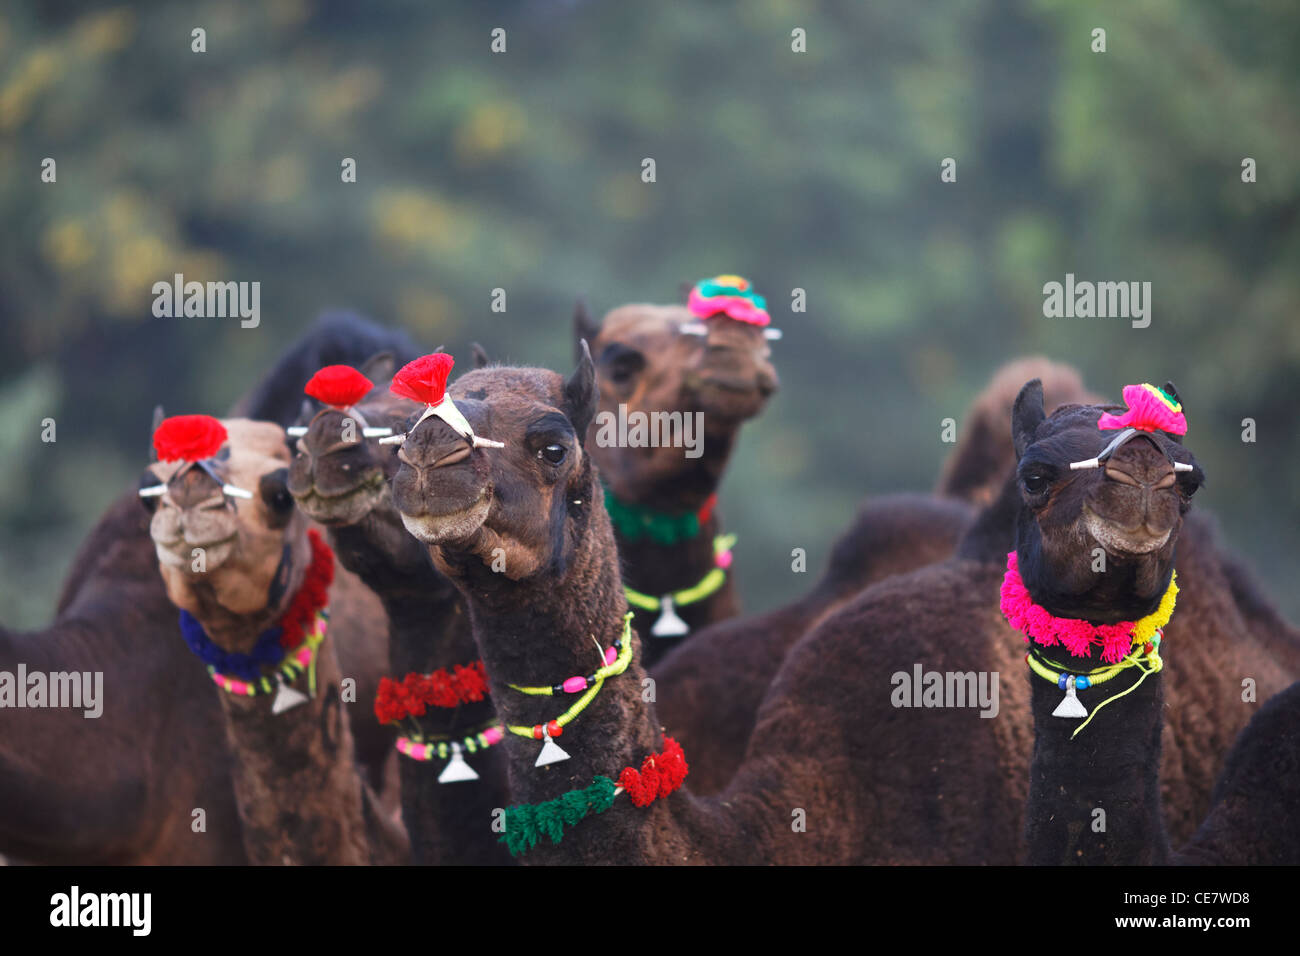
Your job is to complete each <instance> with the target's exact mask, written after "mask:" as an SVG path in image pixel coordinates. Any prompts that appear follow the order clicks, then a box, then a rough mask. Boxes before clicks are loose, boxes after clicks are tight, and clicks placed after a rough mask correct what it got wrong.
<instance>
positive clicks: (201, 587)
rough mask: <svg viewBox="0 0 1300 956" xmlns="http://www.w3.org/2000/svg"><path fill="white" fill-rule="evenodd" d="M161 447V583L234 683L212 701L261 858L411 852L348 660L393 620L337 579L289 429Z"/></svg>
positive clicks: (376, 858)
mask: <svg viewBox="0 0 1300 956" xmlns="http://www.w3.org/2000/svg"><path fill="white" fill-rule="evenodd" d="M154 447H155V450H156V451H157V453H158V457H159V460H158V461H156V462H154V463H153V464H151V465H150V466H149V468H148V471H147V472H146V475H145V479H144V481H143V482H142V487H141V489H140V495H141V500H142V501H143V502H144V503H145V506H146V508H147V509H149V510H150V511H151V513H152V517H151V520H150V527H149V532H150V536H151V538H152V539H153V542H154V547H155V551H156V554H157V558H158V570H159V573H160V574H161V576H162V580H163V585H164V587H165V589H166V591H167V596H168V597H169V598H170V599H171V601H172V603H173V604H175V605H176V606H177V607H178V608H179V609H180V632H181V634H180V635H178V636H176V637H173V638H172V639H173V640H176V639H178V637H183V638H184V640H185V643H186V644H187V645H188V646H189V648H190V650H192V651H193V652H194V654H195V656H196V657H197V658H198V659H199V660H200V661H203V662H204V663H206V664H207V665H208V670H209V673H210V675H211V677H212V681H213V682H214V683H215V684H216V685H217V688H219V689H220V690H216V689H212V690H210V691H209V693H216V694H217V695H218V697H219V700H220V706H221V712H222V714H223V716H224V729H225V737H226V741H227V742H228V744H229V747H230V752H231V754H232V756H233V768H232V769H233V780H234V789H235V798H236V803H237V806H238V808H239V816H240V820H241V824H242V832H243V838H244V846H245V850H246V852H247V854H248V858H249V860H250V861H251V862H254V863H262V864H267V863H270V864H280V863H285V864H321V863H335V864H339V863H341V864H362V863H367V862H372V861H373V862H390V861H395V860H399V859H401V858H403V857H404V855H405V852H406V848H405V846H404V845H403V844H404V835H403V834H401V833H400V832H398V830H397V828H396V827H395V826H394V825H392V824H391V823H390V822H389V821H387V820H386V819H385V818H384V816H383V815H382V813H381V812H380V811H379V810H378V809H377V807H376V800H375V797H374V795H373V792H372V791H371V790H370V788H369V787H368V786H367V784H366V783H365V782H364V781H363V780H362V778H361V774H360V772H359V770H358V767H357V760H356V754H355V749H354V745H353V739H352V731H351V727H350V719H349V716H348V714H347V713H346V711H345V705H344V704H343V703H342V699H341V688H342V683H343V678H344V676H345V675H344V671H343V669H342V668H341V666H340V662H339V661H340V656H341V655H340V654H338V653H337V652H336V650H335V648H336V646H339V645H341V646H344V647H347V646H352V647H365V646H366V645H367V643H368V641H373V640H374V637H373V631H374V624H375V622H376V621H382V620H383V619H384V617H383V610H382V608H381V607H380V606H379V604H378V601H377V600H376V599H375V598H374V596H373V595H372V594H371V593H370V591H369V590H368V589H366V588H365V586H364V585H362V584H361V582H360V581H358V580H357V579H356V578H354V577H352V576H350V575H349V574H347V573H346V572H343V571H337V572H336V568H335V564H334V556H333V554H332V552H331V551H330V549H329V547H328V546H327V545H326V544H325V543H324V541H323V540H322V539H321V537H320V534H319V532H318V531H317V530H316V529H314V528H311V527H309V526H308V522H307V521H306V519H305V518H304V517H303V515H302V514H301V513H299V512H298V511H297V510H296V509H295V507H294V502H293V497H292V496H291V495H290V494H289V491H288V489H287V487H286V485H285V479H286V469H287V466H288V464H289V460H290V456H289V451H288V448H287V446H286V444H285V435H284V431H283V429H281V428H280V426H278V425H276V424H274V423H270V422H253V421H249V420H247V419H229V420H226V421H224V422H222V421H218V420H217V419H215V418H211V417H208V416H179V417H176V418H171V419H166V420H164V421H163V422H162V423H161V424H160V425H159V427H158V428H157V429H156V431H155V433H154ZM191 666H193V667H197V666H198V661H195V662H192V665H191ZM348 676H351V675H348ZM355 679H356V678H354V680H355ZM215 749H218V750H220V749H221V748H220V745H219V744H218V746H217V747H216V748H215ZM368 831H369V832H368Z"/></svg>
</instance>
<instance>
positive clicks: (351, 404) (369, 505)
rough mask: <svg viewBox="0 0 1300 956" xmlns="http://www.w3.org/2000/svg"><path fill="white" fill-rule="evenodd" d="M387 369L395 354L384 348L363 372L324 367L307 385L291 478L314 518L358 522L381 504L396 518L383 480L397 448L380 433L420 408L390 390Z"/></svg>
mask: <svg viewBox="0 0 1300 956" xmlns="http://www.w3.org/2000/svg"><path fill="white" fill-rule="evenodd" d="M392 374H393V359H392V356H391V355H389V354H387V353H385V354H384V355H383V356H377V357H376V358H374V359H371V360H370V361H369V362H367V363H366V365H365V366H364V371H359V370H357V369H353V368H351V367H349V366H346V365H331V366H326V367H325V368H323V369H321V370H320V371H319V372H317V373H316V374H315V375H314V376H313V377H312V379H311V381H309V382H308V383H307V388H306V392H307V394H308V395H311V396H312V397H313V398H314V399H315V400H316V401H315V403H313V402H310V401H304V402H303V410H302V414H301V415H300V416H299V418H298V422H297V424H296V425H294V426H293V427H291V428H290V429H289V435H290V436H291V437H293V438H296V439H297V444H296V451H295V454H294V458H293V463H292V464H291V465H290V466H289V481H288V484H289V491H290V493H292V494H293V497H294V500H295V501H296V502H297V503H298V507H299V508H301V509H302V510H303V512H304V513H306V515H307V516H308V517H309V518H311V519H312V520H313V521H317V522H319V523H321V524H323V525H326V526H327V527H341V526H346V525H355V524H358V523H360V522H362V521H364V520H365V519H366V518H367V517H369V516H371V515H372V514H375V513H376V512H384V511H385V510H387V511H388V512H391V513H392V515H393V516H394V517H393V520H394V521H395V520H396V518H395V514H396V512H395V511H393V508H392V496H391V494H390V492H389V488H388V482H389V481H391V480H392V477H393V473H394V472H396V470H397V449H396V448H395V447H394V446H393V445H390V444H382V443H381V441H380V439H381V438H384V437H387V436H390V435H393V434H395V433H400V432H402V431H404V430H405V428H406V427H407V425H409V424H410V423H412V422H413V420H414V417H415V416H416V415H418V414H419V411H420V406H419V405H418V404H417V403H415V402H412V401H410V400H409V399H404V398H400V397H399V396H396V395H394V394H392V392H390V391H389V389H388V379H389V378H391V377H392ZM372 376H373V377H376V378H378V379H379V381H380V384H379V385H378V386H376V385H375V384H374V383H373V382H372V381H371V380H370V379H371V377H372Z"/></svg>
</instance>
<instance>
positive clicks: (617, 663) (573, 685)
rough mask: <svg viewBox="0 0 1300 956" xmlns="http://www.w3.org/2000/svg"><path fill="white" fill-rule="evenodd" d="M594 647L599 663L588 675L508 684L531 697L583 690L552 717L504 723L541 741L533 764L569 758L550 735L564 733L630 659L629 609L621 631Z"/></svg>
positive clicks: (525, 735) (512, 688) (542, 764)
mask: <svg viewBox="0 0 1300 956" xmlns="http://www.w3.org/2000/svg"><path fill="white" fill-rule="evenodd" d="M593 640H594V638H593ZM597 650H598V651H599V652H600V659H601V666H600V668H599V669H597V670H595V671H593V672H592V673H591V674H590V675H589V676H583V675H581V674H576V675H574V676H573V677H569V678H567V679H565V680H563V681H561V682H560V683H558V684H546V685H543V686H540V687H525V686H520V685H518V684H510V685H508V686H509V687H510V689H511V690H514V691H518V692H519V693H521V694H527V695H529V696H531V697H552V696H557V695H559V694H582V696H581V697H579V698H578V699H577V700H576V701H575V702H574V703H573V705H572V706H571V707H569V709H568V710H566V711H565V712H564V713H562V714H560V716H558V717H556V718H555V719H554V720H548V721H547V722H546V723H544V724H534V725H533V726H531V727H526V726H523V725H514V724H507V725H506V730H508V731H510V733H512V734H514V735H516V736H518V737H530V738H532V739H533V740H540V741H542V749H541V751H540V752H539V753H538V755H537V761H536V763H534V764H533V766H535V767H545V766H546V765H547V764H552V763H559V762H560V761H561V760H568V759H569V755H568V754H567V753H565V752H564V750H563V749H562V748H561V747H560V746H559V745H558V744H557V743H556V742H555V741H554V740H553V739H552V738H554V737H558V736H560V734H562V733H564V728H565V727H566V726H567V725H568V724H570V723H571V722H572V721H573V720H574V719H575V718H577V716H578V715H579V714H581V713H582V712H583V711H584V710H586V709H587V705H588V704H590V703H591V702H592V701H593V700H595V699H596V695H597V694H599V693H600V689H601V688H602V687H604V686H605V680H606V678H609V677H616V676H618V675H619V674H622V673H623V672H624V671H625V670H627V666H628V664H630V663H632V612H631V611H628V612H627V613H626V614H624V615H623V635H622V636H621V637H620V638H619V639H618V640H616V641H615V642H614V643H613V644H612V645H611V646H610V647H607V648H605V649H604V650H600V647H599V645H597Z"/></svg>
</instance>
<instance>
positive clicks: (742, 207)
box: [0, 0, 1300, 625]
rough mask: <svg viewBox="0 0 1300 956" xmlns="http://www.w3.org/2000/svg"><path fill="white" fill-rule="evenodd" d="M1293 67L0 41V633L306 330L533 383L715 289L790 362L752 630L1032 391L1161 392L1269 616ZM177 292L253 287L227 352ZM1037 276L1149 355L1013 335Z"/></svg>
mask: <svg viewBox="0 0 1300 956" xmlns="http://www.w3.org/2000/svg"><path fill="white" fill-rule="evenodd" d="M200 26H201V27H203V28H204V29H205V30H206V31H207V52H206V53H203V54H198V53H194V52H191V30H192V29H193V28H194V27H200ZM494 27H502V28H504V29H505V30H506V31H507V51H506V52H505V53H504V54H493V53H491V52H490V50H489V43H490V31H491V30H492V29H493V28H494ZM1094 27H1103V28H1105V29H1106V31H1107V51H1106V52H1105V53H1093V52H1092V51H1091V49H1090V47H1091V43H1092V38H1091V31H1092V30H1093V28H1094ZM795 28H802V29H804V30H805V31H806V33H807V52H806V53H801V54H796V53H793V52H791V31H792V30H793V29H795ZM1298 51H1300V13H1297V10H1296V8H1295V6H1294V4H1293V3H1291V2H1286V0H1256V2H1249V3H1246V2H1223V0H1112V2H1101V3H1089V4H1081V3H1077V2H1072V0H1020V2H998V0H970V2H956V0H954V2H942V3H928V4H916V3H907V2H893V3H873V4H863V3H829V2H825V3H823V2H814V0H750V2H730V3H721V2H720V3H702V2H701V3H691V4H615V3H596V2H589V3H582V2H558V0H551V2H527V3H525V2H515V3H494V4H483V3H470V2H446V0H444V2H440V3H437V4H427V3H420V2H414V0H406V2H392V3H386V4H365V5H358V4H349V3H342V2H337V0H335V2H311V0H267V2H265V3H261V4H241V5H232V4H228V3H224V2H215V0H214V2H206V3H202V2H201V3H186V4H175V3H160V2H159V3H140V4H136V5H134V6H121V7H109V6H104V5H102V4H98V3H97V4H90V3H82V2H66V0H14V2H11V3H9V4H7V5H6V6H5V8H4V10H3V11H2V12H0V221H3V223H4V228H3V229H2V230H0V401H3V403H4V406H3V407H4V413H3V424H0V452H3V455H4V468H3V476H2V477H0V608H2V609H3V619H4V621H5V623H6V624H9V625H35V624H38V623H40V622H42V621H44V620H45V619H47V618H48V616H49V614H50V610H51V607H52V604H53V600H54V595H55V594H56V592H57V587H58V583H59V581H60V580H61V578H62V576H63V574H64V573H65V571H66V570H67V565H68V563H69V562H70V560H71V556H72V552H73V550H74V548H75V546H76V544H77V542H78V541H79V540H80V538H81V536H82V535H84V533H85V531H86V530H87V529H88V528H89V526H90V525H91V524H92V523H93V521H94V520H95V518H96V516H97V515H98V514H99V512H100V510H101V509H102V508H103V506H104V505H105V503H106V502H107V501H108V500H109V499H110V498H111V497H112V496H113V495H114V494H115V493H116V492H118V491H119V490H120V488H121V487H122V486H123V485H124V484H125V483H127V482H129V481H131V480H132V477H133V476H134V475H135V474H136V473H137V472H138V470H139V468H140V466H141V464H142V463H143V461H144V459H145V451H146V448H147V437H148V425H149V421H150V410H151V409H152V407H153V405H154V404H155V403H157V402H159V401H161V402H163V403H164V404H165V405H166V406H167V408H168V409H169V410H171V411H174V412H180V411H216V412H219V411H222V410H224V409H225V408H227V407H228V406H229V404H230V403H231V402H232V401H233V400H234V399H235V398H236V397H237V396H238V395H239V394H240V393H241V392H242V391H243V390H244V389H245V388H247V387H248V385H249V384H250V383H251V382H252V381H253V380H254V379H255V378H256V377H257V376H258V375H259V374H260V373H261V372H262V371H263V370H264V369H265V368H266V367H267V366H268V365H269V364H270V362H271V360H272V358H273V357H274V355H275V354H276V353H277V351H278V350H279V349H280V348H281V347H282V346H283V345H284V344H285V343H287V342H288V341H289V340H290V339H292V338H293V337H294V335H295V334H297V333H298V332H299V331H301V329H302V328H303V327H304V325H305V324H306V323H307V322H308V321H309V320H310V319H311V317H312V316H313V315H315V314H316V313H317V312H318V311H320V310H321V309H323V308H326V307H331V306H344V307H353V308H356V309H358V310H360V311H363V312H366V313H369V314H371V315H373V316H375V317H376V318H378V319H380V320H381V321H385V322H390V323H394V324H400V325H403V326H405V327H407V328H408V329H409V330H410V331H411V332H412V333H413V334H414V335H415V336H416V337H417V340H419V341H422V342H425V343H427V344H428V345H429V346H430V347H432V346H435V345H437V344H440V343H442V344H445V345H446V346H447V347H448V348H449V349H450V350H452V351H453V352H457V353H461V352H465V351H466V350H467V346H468V343H469V342H470V341H471V340H473V339H477V340H479V341H481V342H483V343H484V344H485V345H486V346H487V347H488V349H489V350H490V351H491V353H492V354H493V356H494V357H495V358H498V359H502V360H512V361H518V362H524V363H528V364H539V365H548V366H552V367H556V368H567V367H568V366H569V364H570V362H571V355H572V344H571V341H570V338H569V317H570V314H571V309H572V302H573V299H574V297H575V296H576V295H577V294H579V293H585V294H587V295H588V296H589V298H590V301H591V303H592V306H593V308H596V309H598V310H600V311H604V310H606V309H608V308H611V307H613V306H615V305H617V304H620V303H623V302H627V301H668V300H671V299H674V298H675V297H676V295H677V289H678V286H679V283H681V282H682V281H689V280H693V279H696V278H698V277H700V276H703V275H708V274H714V273H718V272H741V273H743V274H746V275H749V276H750V277H752V278H753V279H754V280H755V282H756V283H757V286H758V288H759V290H760V291H761V292H764V293H765V294H766V295H767V296H768V298H769V301H770V303H771V304H772V306H773V313H774V318H775V320H776V323H777V324H778V325H779V326H780V327H782V328H783V329H784V330H785V333H786V338H785V339H784V341H782V342H780V343H777V345H776V356H777V361H778V365H779V368H780V371H781V375H782V378H783V382H784V389H783V391H782V392H781V393H780V395H779V396H778V397H777V398H776V399H775V400H774V402H773V403H772V405H771V406H770V408H769V411H768V412H767V413H766V414H765V415H764V417H763V418H762V419H760V420H759V421H757V422H755V423H753V424H752V425H750V426H749V427H748V428H747V430H746V432H745V435H744V438H743V441H742V443H741V446H740V449H739V452H738V455H737V459H736V461H735V464H734V466H733V468H732V469H731V472H730V474H729V476H728V479H727V482H726V486H725V488H724V493H723V496H722V501H723V513H724V516H725V519H726V522H727V525H728V527H729V528H731V529H733V530H736V531H738V532H739V534H740V536H741V542H740V548H739V551H738V559H739V562H740V563H739V565H738V567H739V569H740V570H741V572H742V578H741V580H742V585H743V590H744V593H745V596H746V597H747V599H748V605H749V606H750V607H751V608H754V609H757V608H761V607H765V606H770V605H771V604H773V603H776V602H778V601H780V600H783V599H785V598H786V597H788V596H790V595H792V594H793V593H795V592H797V591H799V590H800V589H802V588H804V587H806V586H808V583H809V582H808V580H807V578H803V577H801V576H799V575H794V574H791V573H790V569H789V554H790V549H791V548H793V547H804V548H806V549H807V550H808V554H809V559H810V569H811V573H815V572H816V570H817V569H818V567H819V563H820V561H821V560H822V559H823V558H824V555H825V552H826V549H827V546H828V544H829V542H830V541H831V539H832V538H833V536H834V535H835V534H836V533H837V532H838V531H839V530H840V529H841V528H843V527H844V526H845V525H846V523H847V522H848V520H849V518H850V516H851V514H852V511H853V509H854V507H855V505H856V504H857V503H858V501H859V500H861V499H862V498H863V497H864V496H865V495H868V494H871V493H876V492H881V491H886V490H896V489H918V490H923V489H928V488H929V487H930V486H931V485H932V483H933V481H934V478H935V475H936V473H937V470H938V466H939V463H940V461H941V460H942V458H943V456H944V455H945V453H946V452H947V451H948V450H949V446H946V445H944V444H943V443H942V442H941V441H940V439H939V434H940V422H941V420H942V419H943V418H945V417H949V416H951V417H955V418H960V414H961V411H962V410H963V408H964V407H965V405H966V403H967V402H968V401H969V400H970V399H971V397H972V396H973V395H974V394H975V393H976V392H977V391H978V389H979V388H980V387H981V385H982V384H983V383H984V382H985V381H986V380H987V378H988V377H989V375H990V374H991V373H992V372H993V370H994V369H995V368H996V367H997V366H998V365H999V364H1001V363H1002V362H1003V361H1005V360H1006V359H1008V358H1011V357H1013V356H1015V355H1020V354H1025V353H1032V352H1042V353H1045V354H1048V355H1050V356H1052V357H1053V358H1057V359H1061V360H1066V361H1070V362H1073V363H1074V364H1076V365H1077V366H1078V367H1079V368H1080V369H1081V370H1082V371H1083V372H1084V375H1085V379H1086V381H1087V382H1088V383H1089V384H1090V385H1091V386H1092V387H1093V388H1095V389H1097V390H1099V391H1102V392H1103V393H1108V394H1110V395H1112V396H1118V393H1119V390H1120V387H1121V386H1122V385H1123V384H1125V383H1127V382H1132V381H1144V380H1150V381H1155V382H1163V381H1164V380H1165V379H1166V378H1172V379H1173V380H1174V381H1175V382H1176V383H1177V384H1178V386H1179V388H1180V390H1181V392H1182V394H1183V397H1184V399H1185V402H1186V405H1187V409H1188V416H1189V419H1190V421H1191V423H1192V433H1191V443H1192V445H1193V447H1194V448H1195V449H1196V450H1197V452H1198V454H1199V456H1200V457H1201V459H1202V460H1203V462H1204V463H1205V465H1206V467H1207V470H1208V472H1209V475H1210V482H1211V483H1210V485H1209V487H1208V488H1207V490H1206V491H1205V492H1203V494H1202V496H1201V497H1200V498H1198V504H1200V506H1201V507H1205V508H1208V509H1209V510H1211V511H1213V512H1215V513H1216V514H1217V515H1218V516H1219V517H1220V520H1221V523H1222V525H1223V529H1224V532H1225V535H1226V537H1227V538H1228V540H1229V542H1230V543H1231V544H1232V545H1233V546H1235V547H1237V548H1238V549H1240V550H1241V551H1243V552H1244V553H1245V554H1247V555H1248V556H1249V557H1250V558H1251V559H1252V562H1253V564H1254V565H1255V566H1256V568H1257V569H1259V570H1260V571H1261V572H1262V573H1263V575H1264V577H1265V580H1266V583H1267V585H1268V587H1269V589H1270V591H1271V592H1272V593H1273V595H1274V596H1275V597H1276V598H1278V599H1279V600H1281V601H1282V602H1283V604H1284V606H1285V607H1286V609H1287V611H1288V612H1289V614H1290V615H1291V617H1292V618H1296V617H1300V594H1297V592H1296V589H1295V588H1294V587H1293V582H1294V579H1295V577H1296V572H1297V568H1298V562H1297V558H1296V553H1295V543H1296V537H1295V531H1296V527H1297V524H1298V523H1300V522H1298V521H1297V519H1298V518H1300V502H1298V501H1297V496H1296V494H1295V491H1294V488H1295V479H1294V476H1295V475H1296V474H1297V473H1298V472H1300V455H1298V454H1297V447H1296V441H1295V437H1296V426H1295V421H1294V407H1295V402H1296V398H1297V387H1296V381H1297V375H1296V372H1297V366H1298V365H1300V361H1298V359H1300V323H1297V322H1296V320H1295V316H1296V313H1297V304H1298V303H1300V270H1297V269H1296V263H1297V262H1300V232H1298V231H1297V214H1298V213H1300V188H1298V187H1300V163H1298V162H1297V157H1300V126H1298V124H1297V121H1296V117H1297V111H1296V108H1295V99H1294V97H1295V90H1296V88H1297V78H1298V75H1297V74H1298V70H1297V64H1298V62H1300V60H1298ZM47 156H49V157H54V158H55V159H56V160H57V163H58V181H57V183H56V184H43V183H41V181H40V178H39V174H40V166H41V160H42V158H43V157H47ZM1246 156H1250V157H1253V158H1254V159H1255V160H1256V161H1257V163H1258V170H1259V173H1258V182H1256V183H1254V184H1249V185H1248V184H1243V183H1242V182H1241V177H1240V164H1241V161H1242V159H1243V157H1246ZM343 157H354V158H355V159H356V161H357V166H358V180H359V181H358V182H357V183H356V184H344V183H342V182H340V162H341V160H342V159H343ZM645 157H652V158H654V159H655V161H656V165H657V182H655V183H653V184H644V183H642V182H641V181H640V176H639V174H640V169H641V161H642V159H643V158H645ZM944 157H953V158H955V159H956V160H957V167H958V178H957V182H956V183H951V184H945V183H941V182H940V179H939V166H940V161H941V160H942V159H943V158H944ZM176 272H181V273H184V274H185V276H186V278H187V279H198V280H200V281H203V280H208V279H214V280H232V279H233V280H258V281H260V282H261V283H262V313H263V317H262V324H261V326H260V327H259V328H257V329H248V330H245V329H241V328H240V327H239V323H238V321H237V320H231V319H226V320H222V319H158V318H154V317H153V316H152V315H151V311H150V307H151V303H152V295H151V293H150V287H151V285H152V284H153V283H154V282H155V281H159V280H164V279H168V278H169V277H170V276H171V275H172V274H173V273H176ZM1067 272H1073V273H1075V275H1076V276H1078V277H1079V278H1080V279H1094V280H1139V281H1143V280H1145V281H1150V282H1152V283H1153V295H1154V308H1153V321H1152V324H1151V327H1150V328H1147V329H1141V330H1139V329H1132V328H1131V327H1130V326H1129V323H1128V322H1127V321H1124V320H1122V319H1108V320H1101V319H1091V320H1088V319H1074V320H1069V319H1055V320H1053V319H1046V318H1044V317H1043V315H1042V286H1043V284H1044V283H1045V282H1049V281H1062V280H1063V279H1064V276H1065V274H1066V273H1067ZM496 287H501V288H504V289H506V290H507V294H508V311H507V312H506V313H505V314H494V313H492V312H491V311H490V310H489V302H490V293H491V290H492V289H493V288H496ZM796 287H798V288H802V289H805V290H807V298H808V311H807V313H805V314H791V313H790V311H789V302H790V290H791V289H794V288H796ZM46 416H52V417H54V418H55V419H56V420H57V422H58V440H57V442H55V443H53V444H44V443H42V442H40V440H39V435H40V421H41V419H42V418H44V417H46ZM1246 417H1251V418H1254V419H1255V420H1256V422H1257V423H1258V441H1257V443H1255V444H1245V443H1243V442H1242V441H1241V440H1240V432H1241V425H1240V422H1241V420H1242V419H1243V418H1246Z"/></svg>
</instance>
